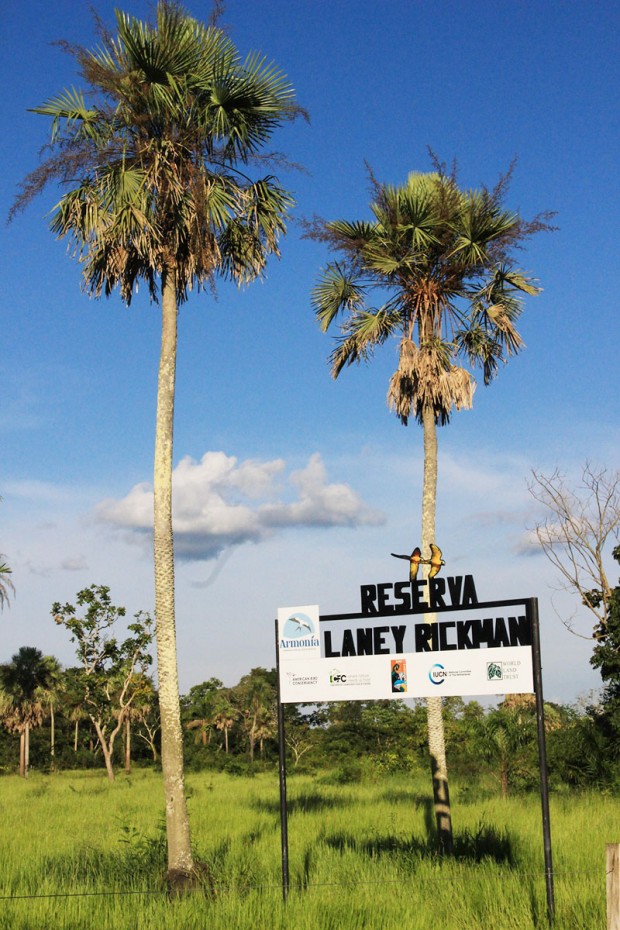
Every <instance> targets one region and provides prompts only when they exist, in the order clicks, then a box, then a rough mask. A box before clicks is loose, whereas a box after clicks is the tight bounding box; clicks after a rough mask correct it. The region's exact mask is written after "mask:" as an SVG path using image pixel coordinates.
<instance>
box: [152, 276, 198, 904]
mask: <svg viewBox="0 0 620 930" xmlns="http://www.w3.org/2000/svg"><path fill="white" fill-rule="evenodd" d="M176 353H177V300H176V288H175V276H174V269H170V268H169V269H167V270H165V271H164V273H163V274H162V338H161V355H160V361H159V378H158V385H157V422H156V427H155V467H154V481H153V488H154V520H153V545H154V562H155V618H156V640H157V669H158V681H159V709H160V715H161V756H162V771H163V781H164V794H165V803H166V837H167V841H168V878H169V881H172V880H174V884H175V887H177V886H178V885H179V883H180V882H181V881H182V877H183V875H186V876H190V875H191V873H192V872H193V870H194V860H193V857H192V849H191V840H190V832H189V818H188V813H187V801H186V798H185V784H184V775H183V731H182V729H181V707H180V703H179V682H178V671H177V649H176V630H175V613H174V542H173V536H172V439H173V423H174V386H175V374H176Z"/></svg>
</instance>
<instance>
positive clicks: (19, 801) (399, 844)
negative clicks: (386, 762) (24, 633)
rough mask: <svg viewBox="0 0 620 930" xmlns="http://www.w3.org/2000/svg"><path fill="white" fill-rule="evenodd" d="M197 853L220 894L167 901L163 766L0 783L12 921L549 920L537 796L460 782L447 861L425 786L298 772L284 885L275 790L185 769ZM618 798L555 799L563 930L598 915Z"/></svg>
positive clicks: (378, 925) (154, 924) (315, 927)
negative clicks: (438, 846) (285, 890)
mask: <svg viewBox="0 0 620 930" xmlns="http://www.w3.org/2000/svg"><path fill="white" fill-rule="evenodd" d="M188 793H189V795H190V798H189V805H190V814H191V819H192V829H193V838H194V844H195V847H196V853H197V856H198V858H199V859H201V860H202V861H204V862H206V863H207V865H208V866H209V868H210V870H211V873H212V876H213V878H214V881H215V886H216V887H215V894H214V895H213V896H209V895H200V894H198V895H194V896H192V897H188V898H184V899H180V900H174V901H170V900H168V899H167V897H166V894H165V886H164V881H163V875H164V870H165V843H164V837H163V820H162V817H163V798H162V789H161V783H160V780H159V778H158V777H157V775H155V774H153V773H151V772H147V771H137V772H135V773H134V774H133V775H131V776H129V777H122V776H121V777H119V779H118V780H117V782H116V783H115V784H113V785H110V784H109V783H108V782H107V779H106V778H105V774H103V775H102V774H100V773H98V772H96V773H95V772H80V773H64V774H62V775H55V776H43V775H37V774H35V775H34V776H33V777H31V778H30V779H29V780H28V781H23V780H20V779H18V778H16V777H12V776H9V777H5V778H3V779H2V780H1V781H0V818H1V821H0V822H1V824H2V843H0V895H1V896H2V900H0V928H2V930H4V928H6V930H9V928H10V930H35V928H36V930H46V928H49V930H74V928H75V930H78V928H79V930H91V928H93V930H95V928H97V930H107V928H110V930H112V928H113V930H130V928H131V930H142V928H144V930H194V928H196V930H198V928H200V930H203V928H207V927H208V928H209V930H232V928H237V927H239V928H246V927H247V928H250V927H251V928H261V930H271V928H278V930H282V928H286V930H336V928H337V930H357V928H369V930H370V928H372V930H384V928H385V930H402V928H406V930H409V928H412V930H427V928H428V930H431V928H433V930H437V928H438V927H439V928H443V930H483V928H484V930H489V928H493V930H517V928H518V930H525V928H537V927H546V926H547V922H546V903H545V882H544V873H543V868H544V867H543V854H542V831H541V813H540V802H539V800H538V798H537V797H536V796H535V795H534V796H527V797H520V798H514V799H508V800H502V799H501V798H499V797H497V796H495V795H492V794H490V793H486V794H485V793H483V792H480V793H479V794H478V796H476V790H475V788H474V789H473V790H472V788H471V787H469V786H461V788H460V790H459V786H458V785H456V786H455V787H454V788H453V808H454V823H455V838H456V855H455V857H454V859H451V860H449V861H440V860H439V859H438V858H437V856H436V854H435V846H434V841H433V837H432V821H433V816H432V810H431V808H430V806H429V797H428V784H427V780H426V778H421V777H419V776H409V777H407V776H405V775H402V776H398V777H397V776H385V777H382V778H380V779H377V780H376V781H373V782H366V783H356V784H344V785H341V784H335V783H333V782H330V781H329V779H328V778H327V777H315V778H313V777H310V776H296V777H293V778H290V779H289V804H290V819H289V839H290V878H291V891H290V895H289V900H288V903H287V904H286V906H284V905H283V903H282V894H281V885H280V877H281V876H280V831H279V805H278V786H277V779H276V777H275V775H265V774H262V775H258V776H256V777H254V778H242V777H234V776H231V775H226V774H213V773H200V774H192V775H190V776H189V778H188ZM618 808H619V804H618V801H616V799H615V798H612V797H603V796H599V795H596V796H595V795H593V794H580V795H574V796H571V795H562V796H560V797H553V798H552V802H551V816H552V834H553V852H554V866H555V869H556V915H557V916H556V924H555V926H556V928H557V930H564V928H566V930H582V928H583V930H590V928H592V930H594V928H597V930H598V928H602V927H604V925H605V874H604V873H605V862H604V860H605V843H607V842H614V841H616V840H618V839H619V837H618V832H620V831H619V830H618V828H617V827H616V822H617V818H618Z"/></svg>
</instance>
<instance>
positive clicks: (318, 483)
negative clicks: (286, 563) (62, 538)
mask: <svg viewBox="0 0 620 930" xmlns="http://www.w3.org/2000/svg"><path fill="white" fill-rule="evenodd" d="M172 481H173V499H174V533H175V549H176V553H177V555H178V557H179V558H181V559H188V560H192V559H196V560H200V559H211V558H214V557H216V556H217V555H218V554H219V553H220V552H222V551H223V550H224V549H227V548H229V547H231V546H239V545H241V544H242V543H245V542H260V541H261V540H263V539H266V538H268V537H270V536H272V535H273V534H274V533H276V532H278V531H280V530H282V529H285V528H292V527H323V528H329V527H339V526H348V527H354V526H362V525H378V524H381V523H383V522H384V516H383V514H382V513H380V512H378V511H376V510H372V509H371V508H369V507H368V506H367V505H366V504H365V503H364V502H363V500H362V499H361V498H360V496H359V495H358V494H357V493H356V492H355V491H354V490H353V489H352V488H351V487H350V486H349V485H348V484H329V483H328V481H327V472H326V469H325V465H324V463H323V461H322V459H321V456H320V455H319V454H318V453H315V454H314V455H312V456H311V457H310V459H309V461H308V464H307V465H306V466H305V467H304V468H302V469H300V470H298V471H293V472H291V473H290V474H289V476H288V478H287V476H286V463H285V462H284V461H283V460H282V459H273V460H272V461H267V462H260V461H257V460H254V459H248V460H246V461H243V462H239V461H238V460H237V459H236V458H235V457H234V456H228V455H226V454H225V453H224V452H206V453H205V455H203V457H202V458H201V459H200V461H199V462H196V461H195V460H194V459H192V458H191V457H190V456H186V457H185V458H183V459H182V460H181V461H180V462H179V464H178V465H177V467H176V468H175V469H174V473H173V479H172ZM152 511H153V490H152V487H151V486H150V485H148V484H144V483H143V484H137V485H135V486H134V487H133V488H132V489H131V490H130V491H129V493H128V494H127V495H126V496H125V497H124V498H121V499H120V500H114V499H113V500H107V501H103V502H102V503H101V504H99V505H98V507H97V517H98V519H99V520H100V521H102V522H105V523H109V524H111V525H113V526H115V527H116V528H117V529H120V530H124V531H126V533H127V534H128V538H129V539H131V540H135V539H141V538H144V535H145V534H146V533H148V534H149V535H150V532H151V529H152V525H153V520H152Z"/></svg>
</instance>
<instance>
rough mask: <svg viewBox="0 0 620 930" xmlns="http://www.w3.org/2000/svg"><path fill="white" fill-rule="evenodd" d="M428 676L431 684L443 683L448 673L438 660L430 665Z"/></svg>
mask: <svg viewBox="0 0 620 930" xmlns="http://www.w3.org/2000/svg"><path fill="white" fill-rule="evenodd" d="M428 677H429V680H430V681H431V683H432V684H434V685H443V683H444V681H445V680H446V678H447V677H448V673H447V671H446V670H445V668H444V666H443V665H441V664H440V663H439V662H435V664H434V665H432V666H431V668H430V670H429V673H428Z"/></svg>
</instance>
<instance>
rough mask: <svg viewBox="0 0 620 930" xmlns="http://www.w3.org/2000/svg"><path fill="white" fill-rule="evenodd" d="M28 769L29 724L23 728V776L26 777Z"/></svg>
mask: <svg viewBox="0 0 620 930" xmlns="http://www.w3.org/2000/svg"><path fill="white" fill-rule="evenodd" d="M29 771H30V724H29V723H27V724H26V726H25V728H24V778H28V772H29Z"/></svg>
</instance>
